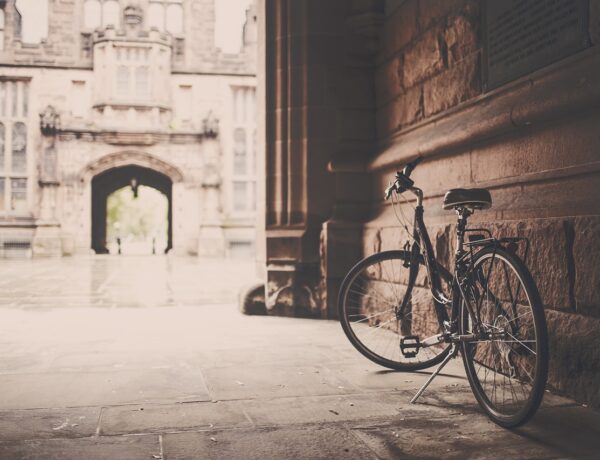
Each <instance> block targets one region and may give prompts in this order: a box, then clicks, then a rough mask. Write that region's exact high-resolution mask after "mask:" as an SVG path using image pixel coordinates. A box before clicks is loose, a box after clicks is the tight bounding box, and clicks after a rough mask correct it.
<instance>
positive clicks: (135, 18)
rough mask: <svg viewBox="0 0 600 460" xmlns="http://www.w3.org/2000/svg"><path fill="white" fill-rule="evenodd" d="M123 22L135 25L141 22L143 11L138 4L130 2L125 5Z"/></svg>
mask: <svg viewBox="0 0 600 460" xmlns="http://www.w3.org/2000/svg"><path fill="white" fill-rule="evenodd" d="M123 16H124V19H125V24H128V25H130V26H137V25H139V24H141V23H142V20H143V12H142V9H141V8H140V6H139V5H136V4H132V5H128V6H126V7H125V10H124V11H123Z"/></svg>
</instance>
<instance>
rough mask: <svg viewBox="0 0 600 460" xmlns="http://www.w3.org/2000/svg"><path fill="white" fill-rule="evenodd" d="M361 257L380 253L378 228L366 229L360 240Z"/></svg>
mask: <svg viewBox="0 0 600 460" xmlns="http://www.w3.org/2000/svg"><path fill="white" fill-rule="evenodd" d="M362 250H363V256H364V257H366V256H370V255H371V254H375V253H376V252H380V251H381V232H380V229H379V228H373V227H366V228H365V229H364V231H363V238H362Z"/></svg>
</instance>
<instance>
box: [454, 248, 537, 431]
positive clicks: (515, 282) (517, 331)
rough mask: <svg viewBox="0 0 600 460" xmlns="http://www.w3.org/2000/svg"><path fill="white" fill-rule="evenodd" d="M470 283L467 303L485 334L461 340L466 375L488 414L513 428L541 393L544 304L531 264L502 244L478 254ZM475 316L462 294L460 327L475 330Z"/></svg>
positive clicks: (533, 408) (532, 409) (531, 411)
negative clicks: (471, 340)
mask: <svg viewBox="0 0 600 460" xmlns="http://www.w3.org/2000/svg"><path fill="white" fill-rule="evenodd" d="M470 288H471V289H470V290H469V291H468V292H470V303H471V305H472V306H473V307H474V310H475V315H476V318H478V320H479V323H480V328H481V331H482V334H483V335H486V337H484V338H481V339H478V340H476V341H474V342H465V343H463V344H462V355H463V361H464V365H465V370H466V373H467V377H468V379H469V383H470V385H471V388H472V390H473V393H474V394H475V397H476V398H477V401H478V402H479V404H480V405H481V407H482V408H483V409H484V411H485V412H486V413H487V414H488V416H489V417H490V418H491V419H492V420H493V421H494V422H495V423H497V424H498V425H500V426H503V427H505V428H513V427H516V426H519V425H521V424H523V423H525V422H526V421H527V420H528V419H529V418H531V417H532V416H533V414H534V413H535V411H536V410H537V409H538V407H539V405H540V403H541V401H542V398H543V396H544V388H545V385H546V379H547V374H548V338H547V330H546V319H545V317H544V309H543V305H542V302H541V300H540V296H539V293H538V290H537V287H536V285H535V283H534V281H533V279H532V277H531V274H530V273H529V270H527V268H526V267H525V265H524V264H523V262H522V261H521V260H520V259H519V258H518V257H517V256H516V255H514V254H513V253H511V252H509V251H506V250H504V249H502V248H487V249H484V250H482V251H481V252H480V253H479V254H477V256H476V257H475V260H474V262H473V271H472V279H471V283H470ZM476 322H477V321H474V320H473V318H471V317H470V315H469V313H468V311H467V309H466V307H465V302H464V299H463V302H462V308H461V320H460V325H461V333H462V334H473V333H477V331H475V330H474V329H476V328H475V327H474V324H475V323H476ZM482 334H480V336H482Z"/></svg>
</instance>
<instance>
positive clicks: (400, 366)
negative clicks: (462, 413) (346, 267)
mask: <svg viewBox="0 0 600 460" xmlns="http://www.w3.org/2000/svg"><path fill="white" fill-rule="evenodd" d="M409 258H410V254H409V253H407V252H406V251H386V252H381V253H378V254H373V255H372V256H369V257H367V258H365V259H363V260H361V261H360V262H359V263H358V264H356V265H355V266H354V268H352V269H351V270H350V272H349V273H348V275H346V278H345V279H344V282H343V283H342V287H341V289H340V294H339V299H338V314H339V319H340V323H341V324H342V328H343V329H344V332H345V333H346V336H347V337H348V339H349V340H350V342H351V343H352V345H354V347H355V348H356V349H357V350H358V351H359V352H361V353H362V354H363V355H364V356H366V357H367V358H369V359H370V360H371V361H373V362H375V363H377V364H380V365H382V366H384V367H387V368H390V369H395V370H400V371H415V370H419V369H425V368H428V367H430V366H433V365H435V364H437V363H439V362H441V361H442V360H443V359H444V357H445V356H446V354H447V353H448V351H449V345H448V344H446V343H437V344H435V345H432V346H419V344H423V341H424V340H425V339H426V338H431V337H435V336H437V335H439V334H440V333H441V332H442V330H441V327H440V324H439V322H438V319H437V316H436V311H435V305H434V301H433V297H432V295H431V292H430V290H429V286H428V282H427V277H426V276H425V265H424V262H423V258H422V257H421V256H419V258H418V260H417V263H418V264H419V267H418V269H419V271H420V273H419V274H418V275H417V282H416V285H415V286H414V287H413V290H412V294H411V296H410V299H409V302H408V304H407V305H406V308H405V311H400V307H401V305H402V301H403V299H404V296H405V293H406V290H407V283H408V275H409V268H407V267H406V266H405V264H406V261H407V259H409ZM438 267H439V271H440V272H441V274H442V277H443V278H444V280H445V281H448V280H447V279H446V278H449V277H450V275H449V274H448V272H447V271H446V270H445V269H443V268H442V267H440V266H438Z"/></svg>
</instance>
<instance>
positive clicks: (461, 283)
mask: <svg viewBox="0 0 600 460" xmlns="http://www.w3.org/2000/svg"><path fill="white" fill-rule="evenodd" d="M408 190H409V191H410V192H412V193H413V194H414V195H415V196H416V197H417V206H416V207H415V217H414V222H413V240H414V244H413V245H412V247H411V251H410V258H409V269H410V271H409V279H408V286H407V289H406V293H405V295H404V298H403V301H402V304H401V307H400V309H399V313H398V314H399V315H402V314H403V312H404V310H405V309H406V308H407V307H408V304H409V302H410V299H411V295H412V290H413V287H414V284H415V282H416V278H417V273H418V267H419V263H418V258H419V257H420V256H421V255H422V257H423V259H424V262H425V266H426V268H427V273H428V275H429V279H430V283H431V293H432V295H433V299H434V305H435V311H436V316H437V320H438V323H439V325H440V329H441V330H442V331H444V332H443V333H442V334H439V335H437V336H434V337H430V338H428V339H425V340H424V341H423V342H422V345H423V346H431V345H435V344H437V343H440V342H442V341H445V342H454V343H457V342H468V341H474V340H477V339H478V337H477V334H468V335H462V336H460V335H458V334H457V332H458V327H457V326H458V318H459V315H460V306H461V300H464V305H465V307H466V309H467V311H468V312H469V315H470V317H471V319H472V320H473V325H474V330H475V331H477V332H479V331H480V326H481V319H480V318H479V315H478V314H477V311H478V310H477V309H476V308H474V306H473V304H472V303H471V300H470V296H469V294H470V293H467V292H465V290H466V289H470V284H471V283H469V280H470V277H471V276H473V260H474V259H475V258H476V255H477V253H473V248H474V247H478V248H479V249H480V250H483V249H485V248H488V247H494V248H496V247H498V246H499V245H501V244H504V243H508V244H509V245H511V244H515V243H517V242H519V241H521V240H525V241H526V249H525V258H526V257H527V253H528V251H529V241H528V240H527V239H526V238H502V239H500V240H498V239H495V238H493V237H492V235H491V233H490V231H489V230H487V229H482V228H474V229H468V228H466V226H467V219H468V217H469V216H470V215H471V214H472V211H469V210H468V209H466V208H462V209H459V210H458V215H459V218H458V224H457V232H456V235H457V237H456V239H457V241H456V252H455V260H454V263H455V265H454V267H455V271H454V276H453V277H452V285H451V291H452V298H451V299H448V298H447V297H446V295H445V294H444V291H443V290H442V282H441V276H440V272H439V269H438V263H437V261H436V258H435V253H434V250H433V245H432V244H431V239H430V238H429V233H428V231H427V227H426V226H425V222H424V220H423V214H424V208H423V192H422V190H421V189H419V188H417V187H411V188H409V189H408ZM468 232H482V233H486V234H487V235H488V238H482V239H478V240H476V241H474V242H465V234H466V233H468ZM465 246H468V248H469V250H465ZM477 252H479V251H477ZM473 297H476V294H474V295H473ZM446 305H451V306H452V308H451V317H450V318H449V317H448V312H447V310H446Z"/></svg>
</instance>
